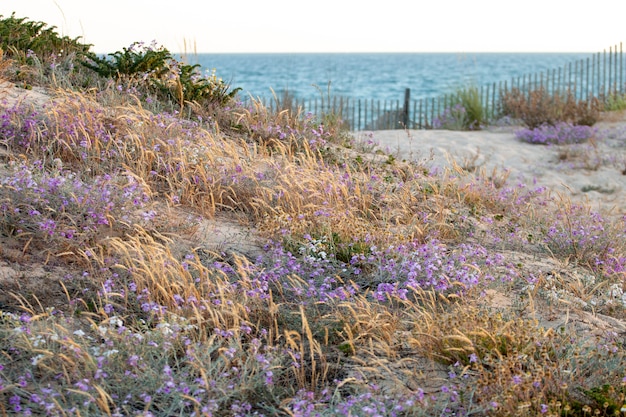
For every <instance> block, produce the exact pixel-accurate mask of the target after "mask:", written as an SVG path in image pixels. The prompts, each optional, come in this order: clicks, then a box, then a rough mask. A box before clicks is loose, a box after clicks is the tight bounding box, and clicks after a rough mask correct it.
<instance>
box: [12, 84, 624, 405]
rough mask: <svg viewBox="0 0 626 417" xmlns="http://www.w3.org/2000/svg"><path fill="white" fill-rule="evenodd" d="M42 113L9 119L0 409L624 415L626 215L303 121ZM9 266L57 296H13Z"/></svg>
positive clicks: (15, 277) (61, 108)
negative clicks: (226, 226)
mask: <svg viewBox="0 0 626 417" xmlns="http://www.w3.org/2000/svg"><path fill="white" fill-rule="evenodd" d="M54 100H55V105H54V106H46V107H45V108H43V109H41V111H40V112H36V114H35V113H33V112H31V111H29V110H28V109H3V112H4V113H5V119H6V120H8V124H7V126H5V127H4V128H3V129H5V130H4V131H3V133H4V136H2V145H3V146H5V147H6V149H7V156H6V158H5V159H6V162H7V164H6V176H5V177H6V179H5V180H2V182H0V192H1V193H2V194H0V208H1V210H2V211H1V212H0V213H1V214H2V217H0V220H1V222H2V223H1V225H2V229H1V232H0V233H1V235H0V237H1V238H2V239H3V246H2V248H3V249H2V250H1V251H0V256H1V257H2V258H1V261H0V271H5V270H6V271H7V272H6V273H5V274H4V275H0V278H1V279H2V290H1V291H2V298H1V299H0V303H1V304H0V307H1V308H2V316H1V318H0V334H1V336H2V337H1V338H0V340H2V341H1V342H0V350H1V351H2V357H1V358H0V365H1V366H2V367H1V368H0V376H1V378H2V379H1V380H0V382H1V383H2V386H1V388H0V397H1V398H2V401H0V403H2V404H4V405H2V406H0V411H1V412H2V413H5V414H11V413H18V412H22V411H24V410H26V409H27V408H28V409H30V411H31V412H32V413H33V414H45V413H46V410H47V409H50V410H53V411H51V412H50V413H51V415H54V413H57V415H64V414H67V415H70V414H71V413H72V412H70V411H68V410H70V409H72V408H73V409H74V410H76V411H75V415H132V414H141V413H143V414H141V415H149V414H147V413H148V412H149V413H151V414H152V415H191V414H192V413H195V415H254V413H258V414H264V415H315V414H314V413H319V414H320V415H374V414H375V413H376V412H377V413H378V414H379V415H393V414H394V413H395V415H470V414H474V415H476V414H477V415H540V414H549V415H559V414H561V415H586V414H592V413H594V410H598V413H600V415H602V414H604V415H609V414H611V412H612V411H614V410H615V407H619V406H621V404H620V401H623V396H624V387H623V384H624V382H623V381H624V380H623V378H624V376H625V375H624V373H623V369H624V367H625V365H626V363H625V359H626V355H624V347H623V337H622V336H623V335H622V334H621V333H619V332H618V331H621V330H620V329H621V328H620V327H619V322H620V318H623V312H624V303H623V297H622V294H623V291H624V289H625V288H624V281H623V277H624V270H625V266H624V262H623V259H624V256H626V248H625V245H624V235H623V233H624V226H623V224H620V223H619V222H618V221H615V222H608V221H605V220H603V219H601V218H600V217H598V216H596V215H595V214H593V213H591V212H590V211H589V210H587V209H585V208H579V207H577V206H575V205H573V204H570V203H568V202H567V201H559V200H556V199H554V198H552V197H551V196H550V195H549V193H547V192H542V191H541V190H529V189H526V188H523V187H520V186H517V185H511V184H509V179H508V175H507V173H506V172H496V171H493V172H485V171H484V169H481V168H480V166H477V165H478V164H477V163H476V159H474V160H468V161H467V163H465V164H463V166H459V165H456V166H453V167H452V169H450V170H448V171H446V172H442V173H440V174H437V175H431V174H429V171H428V170H427V169H426V168H425V167H424V166H421V165H420V164H418V163H413V162H398V161H395V160H394V159H393V158H377V157H375V156H372V155H366V154H362V155H361V154H357V155H356V156H355V151H354V150H352V149H347V148H345V147H344V145H345V144H346V141H347V140H348V139H347V134H346V133H345V132H341V131H339V130H336V126H332V125H329V126H322V125H320V123H319V121H318V120H316V119H314V118H307V117H306V116H303V115H302V114H300V113H299V112H298V111H297V110H295V109H287V110H283V111H277V112H271V111H269V110H268V109H266V108H263V107H262V106H261V105H260V103H253V105H252V107H250V108H234V109H231V110H229V111H227V110H225V109H221V111H222V112H223V115H222V116H221V117H222V119H221V120H225V121H227V122H226V123H228V126H225V127H224V128H223V129H222V128H221V126H220V125H219V123H218V124H216V123H215V120H212V121H207V119H206V118H203V119H202V120H200V119H197V118H193V117H192V118H188V117H186V116H182V115H180V114H166V113H155V112H153V111H151V110H149V109H148V107H147V106H146V105H147V103H146V102H145V99H144V101H142V100H141V99H140V98H139V97H137V96H134V95H133V94H129V93H128V92H127V91H122V92H116V90H115V89H110V88H107V89H105V90H103V91H89V92H77V91H73V90H63V89H58V90H56V92H55V96H54ZM196 111H197V113H196V114H198V113H199V112H200V110H199V109H196ZM226 113H228V115H226ZM61 183H62V184H61ZM59 184H61V185H59ZM97 202H98V203H97ZM182 212H185V213H193V215H194V216H196V217H198V218H200V221H199V223H201V222H202V221H205V220H207V219H214V220H218V219H219V218H220V216H221V215H223V213H230V214H231V215H232V217H230V218H231V219H232V218H237V219H239V221H240V222H241V224H242V225H241V227H242V229H243V228H248V229H249V230H252V231H253V232H251V233H254V240H255V241H256V240H259V241H263V242H265V243H266V245H265V246H262V247H259V248H258V250H257V251H256V253H257V254H259V255H258V257H257V258H251V257H246V256H244V255H243V254H242V253H241V252H239V253H238V252H237V251H236V250H235V251H230V250H229V251H226V250H224V251H222V250H220V249H219V248H212V247H210V246H209V244H208V242H207V240H208V239H207V240H204V239H201V238H198V236H203V235H202V234H200V233H193V231H194V230H195V228H197V227H199V226H198V224H199V223H194V222H192V221H185V220H181V218H182V215H181V214H180V213H182ZM92 217H94V218H97V219H98V220H97V221H95V220H94V221H92V220H90V219H91V218H92ZM583 232H584V233H583ZM204 236H206V234H205V235H204ZM78 237H80V238H81V239H80V241H79V240H78ZM251 240H252V239H251ZM260 246H261V245H260ZM11 254H16V255H15V256H10V255H11ZM18 255H19V256H18ZM18 261H19V262H22V263H28V264H41V265H42V266H41V268H42V269H44V270H46V271H47V272H45V271H44V272H43V273H41V274H40V275H37V277H38V279H39V281H37V282H43V284H42V285H44V286H47V287H46V288H47V290H48V291H44V290H41V289H40V290H39V291H32V290H31V287H27V286H25V285H22V286H20V279H21V278H20V277H19V274H18V273H16V272H15V271H17V269H15V268H17V267H16V266H15V264H16V262H18ZM559 265H560V266H559ZM558 268H562V269H560V270H559V269H558ZM565 271H567V272H565ZM14 272H15V273H14ZM23 272H24V274H26V272H27V270H24V271H23ZM46 273H48V274H49V275H50V277H49V280H47V281H46V277H47V276H46ZM22 284H23V283H22ZM620 291H621V293H620ZM494 292H496V293H499V294H506V296H507V297H508V298H507V300H508V301H509V302H508V303H506V304H503V305H494V304H492V303H491V302H490V301H489V300H488V298H487V297H486V296H485V295H486V294H492V293H494ZM562 305H566V306H567V308H568V310H567V315H566V314H565V313H564V312H561V311H560V306H562ZM597 312H601V313H603V314H605V315H607V316H608V315H611V316H613V317H614V318H613V321H611V322H609V321H607V320H603V319H598V320H599V321H598V323H602V325H604V326H605V327H604V328H603V329H602V331H599V330H598V329H599V328H600V327H599V326H600V324H594V325H593V326H592V325H589V326H588V327H584V328H582V327H580V326H579V325H576V324H575V323H576V320H573V319H572V320H570V317H572V318H574V317H579V318H581V319H580V320H582V318H583V317H588V316H587V314H591V313H594V314H595V313H597ZM553 316H557V317H558V318H559V319H561V318H564V317H565V316H566V318H565V322H564V323H561V322H559V323H561V324H556V325H553V323H552V322H551V319H552V318H553ZM577 326H578V327H577ZM594 326H595V327H594ZM581 329H582V330H581ZM605 402H606V403H607V404H608V405H606V406H605V404H604V403H605ZM372 410H373V411H372ZM566 410H567V411H566Z"/></svg>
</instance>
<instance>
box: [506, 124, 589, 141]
mask: <svg viewBox="0 0 626 417" xmlns="http://www.w3.org/2000/svg"><path fill="white" fill-rule="evenodd" d="M595 134H596V129H594V128H593V127H589V126H584V125H573V124H571V123H567V122H560V123H557V124H555V125H547V124H544V125H541V126H539V127H537V128H534V129H521V130H518V131H517V132H515V137H516V138H517V139H519V140H521V141H523V142H527V143H532V144H537V145H567V144H572V143H583V142H586V141H587V140H589V139H590V138H592V137H593V136H594V135H595Z"/></svg>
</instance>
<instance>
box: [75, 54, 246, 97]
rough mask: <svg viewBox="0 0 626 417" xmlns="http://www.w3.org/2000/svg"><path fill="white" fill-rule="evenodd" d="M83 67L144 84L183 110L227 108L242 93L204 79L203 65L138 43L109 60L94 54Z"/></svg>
mask: <svg viewBox="0 0 626 417" xmlns="http://www.w3.org/2000/svg"><path fill="white" fill-rule="evenodd" d="M83 65H85V66H86V67H88V68H90V69H92V70H94V71H96V72H97V73H98V74H99V75H100V76H102V77H106V78H125V79H138V80H141V81H143V82H145V85H146V87H147V88H148V89H149V90H153V92H155V93H159V94H160V95H161V96H162V98H165V99H167V100H173V101H175V102H176V103H177V104H178V105H180V106H181V107H182V106H183V105H184V104H185V103H186V102H197V103H198V104H207V103H213V104H219V105H225V104H227V103H228V102H229V101H230V100H232V99H233V98H234V97H235V95H236V94H237V93H238V92H239V90H240V88H235V89H232V90H231V89H230V86H229V85H228V84H227V83H225V82H224V81H222V80H221V79H219V78H217V77H216V76H215V74H212V75H211V76H210V77H206V76H203V75H202V74H201V73H200V72H199V71H198V68H199V67H200V66H199V65H188V64H185V63H183V62H179V61H177V60H176V59H174V57H172V54H171V53H170V52H169V51H168V50H167V49H166V48H164V47H162V46H161V47H157V46H156V45H155V44H151V45H145V44H143V43H141V42H135V43H133V44H132V45H130V47H128V48H123V49H122V51H117V52H114V53H112V54H109V58H105V57H98V56H96V55H95V54H91V55H90V56H89V59H88V60H87V61H86V62H83ZM229 90H230V91H229Z"/></svg>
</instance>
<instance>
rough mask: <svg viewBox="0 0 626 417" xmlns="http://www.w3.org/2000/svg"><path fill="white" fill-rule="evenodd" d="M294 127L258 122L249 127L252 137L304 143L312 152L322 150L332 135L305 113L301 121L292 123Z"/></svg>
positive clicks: (310, 115) (284, 124) (309, 114)
mask: <svg viewBox="0 0 626 417" xmlns="http://www.w3.org/2000/svg"><path fill="white" fill-rule="evenodd" d="M293 122H294V123H295V124H296V125H295V126H291V125H289V124H286V123H278V122H269V123H268V122H267V121H258V122H257V123H254V124H252V125H251V126H250V130H251V131H252V133H253V136H258V137H261V138H272V139H276V140H278V141H280V142H283V143H290V141H294V142H295V143H296V144H301V143H306V144H307V145H308V146H310V147H311V149H313V150H318V149H322V148H323V147H324V145H326V143H327V142H328V141H329V140H330V139H331V137H332V133H331V132H330V131H328V130H327V129H326V128H325V127H324V124H323V123H318V122H317V121H316V119H315V117H314V116H313V114H311V113H307V114H306V116H305V117H304V118H303V119H302V120H301V121H295V120H294V121H293Z"/></svg>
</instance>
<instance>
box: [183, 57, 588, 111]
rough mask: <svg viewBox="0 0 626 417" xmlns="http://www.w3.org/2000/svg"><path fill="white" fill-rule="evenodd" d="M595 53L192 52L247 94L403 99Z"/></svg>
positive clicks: (496, 79)
mask: <svg viewBox="0 0 626 417" xmlns="http://www.w3.org/2000/svg"><path fill="white" fill-rule="evenodd" d="M591 56H592V54H591V53H318V54H309V53H306V54H305V53H283V54H197V55H195V56H193V57H187V61H189V63H192V64H196V63H197V64H200V65H201V67H202V69H204V70H206V71H211V70H213V69H215V72H216V74H217V76H218V77H220V78H222V79H223V80H224V81H226V82H229V83H230V84H231V86H232V87H241V88H242V92H241V96H242V97H244V98H245V97H250V96H252V97H255V98H256V97H265V98H269V97H271V95H272V90H273V91H275V92H276V93H277V94H279V95H280V94H282V92H284V91H288V92H289V93H290V94H291V95H292V96H294V97H298V98H306V99H308V98H319V97H320V96H321V95H322V94H323V95H324V97H326V94H327V92H328V86H329V83H330V93H331V95H332V96H343V97H349V98H354V99H356V98H360V99H376V100H402V99H403V97H404V91H405V89H406V88H410V89H411V98H412V99H420V98H428V97H437V96H439V95H441V94H445V93H450V92H453V91H455V90H456V89H457V88H459V87H463V86H468V85H475V86H482V85H486V84H491V83H494V82H495V83H498V82H504V81H507V82H510V81H511V79H512V78H516V77H522V76H524V75H530V74H535V73H541V72H543V71H547V70H549V71H551V70H553V69H558V68H559V67H564V66H566V65H568V64H570V63H572V65H573V63H574V62H575V61H578V60H581V59H586V58H589V57H591Z"/></svg>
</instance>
